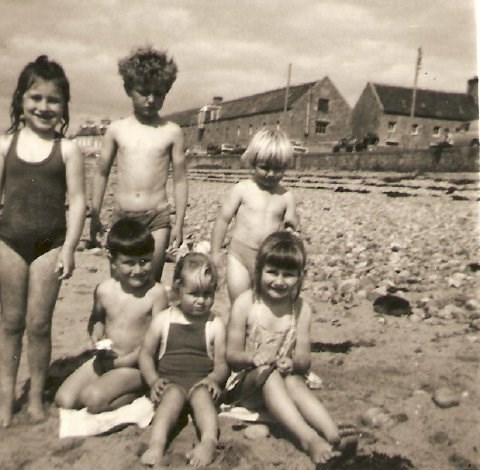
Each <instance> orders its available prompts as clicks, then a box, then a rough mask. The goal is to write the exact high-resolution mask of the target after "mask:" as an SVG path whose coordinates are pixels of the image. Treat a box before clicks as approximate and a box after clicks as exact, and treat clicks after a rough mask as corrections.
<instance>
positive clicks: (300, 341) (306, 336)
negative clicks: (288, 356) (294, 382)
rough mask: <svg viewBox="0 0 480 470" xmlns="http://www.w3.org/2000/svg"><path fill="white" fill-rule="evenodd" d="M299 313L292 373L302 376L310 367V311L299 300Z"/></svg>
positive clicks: (303, 302) (305, 304)
mask: <svg viewBox="0 0 480 470" xmlns="http://www.w3.org/2000/svg"><path fill="white" fill-rule="evenodd" d="M301 302H302V303H301V307H300V313H299V315H298V320H297V336H296V345H295V351H294V354H293V372H294V373H297V374H304V373H306V372H308V370H309V369H310V365H311V348H310V329H311V322H312V309H311V308H310V305H308V303H306V302H305V301H304V300H301Z"/></svg>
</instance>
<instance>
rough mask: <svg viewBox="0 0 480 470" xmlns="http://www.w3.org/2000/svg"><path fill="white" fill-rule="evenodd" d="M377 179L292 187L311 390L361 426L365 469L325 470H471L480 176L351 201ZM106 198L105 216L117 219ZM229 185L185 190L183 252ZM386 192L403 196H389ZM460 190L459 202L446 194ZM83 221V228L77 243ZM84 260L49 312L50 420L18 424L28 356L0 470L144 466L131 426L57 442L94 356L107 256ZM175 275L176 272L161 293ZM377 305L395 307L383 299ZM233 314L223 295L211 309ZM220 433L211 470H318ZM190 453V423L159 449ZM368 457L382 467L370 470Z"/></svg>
mask: <svg viewBox="0 0 480 470" xmlns="http://www.w3.org/2000/svg"><path fill="white" fill-rule="evenodd" d="M337 176H338V178H337V180H338V179H341V178H342V175H337ZM343 176H345V175H343ZM372 178H373V179H372ZM382 178H384V176H382V175H375V176H374V177H369V176H368V175H363V179H361V180H358V179H357V180H355V181H356V186H355V188H356V189H355V190H350V191H349V190H347V188H348V186H347V185H346V184H344V183H342V184H338V183H337V185H336V186H335V185H334V184H332V181H333V180H332V179H331V180H330V183H331V184H330V185H327V186H326V187H325V188H324V189H309V188H305V187H304V188H300V187H296V188H294V192H295V195H296V199H297V200H298V203H299V205H298V208H299V214H300V218H301V233H302V236H303V238H304V240H305V243H306V247H307V251H308V255H309V262H308V272H307V278H306V281H305V283H304V288H303V295H304V296H305V298H306V299H308V300H309V301H310V302H311V304H312V306H313V307H314V311H315V314H314V322H313V325H312V351H313V353H312V364H313V370H314V371H315V372H316V373H317V374H318V375H319V376H320V377H321V379H322V382H323V386H322V388H320V389H319V390H316V391H315V393H316V394H318V396H319V397H320V398H321V399H322V401H323V402H324V403H325V405H326V407H327V408H328V409H329V411H330V412H331V414H332V416H333V417H334V418H335V419H336V420H337V421H338V422H339V423H343V424H352V425H354V426H356V428H357V430H358V433H359V448H358V452H359V455H360V456H363V457H364V458H363V460H362V459H360V458H357V461H356V463H353V461H352V462H350V463H348V462H346V463H345V462H344V464H343V466H334V465H331V466H330V467H328V468H385V469H387V468H398V469H400V468H416V469H422V470H431V469H436V470H443V469H445V470H447V469H454V470H467V469H468V470H473V469H475V468H480V466H479V461H480V448H479V444H478V434H479V423H480V419H479V375H478V371H479V361H480V353H479V347H480V331H479V330H480V299H479V296H478V292H479V290H478V288H479V280H480V264H479V263H480V259H479V257H478V253H479V251H478V248H479V246H478V210H477V209H478V202H477V196H476V195H475V194H477V195H478V183H475V182H472V181H473V180H476V179H477V175H474V174H468V175H424V176H422V177H418V176H417V177H416V182H417V186H421V189H418V188H417V189H414V190H412V189H411V188H408V187H407V186H412V185H408V184H407V182H406V181H405V180H402V178H400V179H399V180H398V182H399V185H400V187H399V185H398V184H397V186H396V188H395V190H393V189H392V188H390V189H389V190H384V191H382V190H378V188H379V187H378V186H375V188H377V191H370V192H368V193H365V192H361V191H360V190H359V188H360V187H363V188H371V187H373V186H368V185H367V186H366V185H365V182H367V183H368V182H372V181H375V182H378V181H381V180H382ZM462 179H463V181H462ZM343 181H344V182H346V181H347V179H344V180H343ZM352 181H353V180H352ZM113 184H114V183H113ZM402 184H403V186H405V187H404V188H403V189H402V187H401V186H402ZM362 185H363V186H362ZM442 185H444V186H445V188H444V189H442ZM111 187H112V185H110V190H109V192H108V194H107V200H106V203H105V211H104V212H103V213H102V218H103V219H104V220H108V216H109V214H110V213H111V211H110V209H111ZM229 187H230V184H229V183H216V182H205V181H199V180H198V181H197V180H192V181H191V182H190V197H189V201H190V203H189V207H188V210H187V218H186V227H185V235H186V238H187V239H188V241H189V242H190V243H191V244H194V243H196V242H198V241H201V240H207V239H208V238H209V233H210V230H211V227H212V224H213V221H214V219H215V215H216V211H217V205H218V203H219V202H221V200H222V198H223V195H224V194H225V192H226V191H227V190H228V188H229ZM339 187H342V188H343V189H342V190H339V189H338V188H339ZM435 187H436V189H435ZM439 187H440V189H439ZM452 187H453V188H454V189H453V190H452ZM462 188H463V190H464V191H463V192H461V191H462ZM389 191H390V192H392V191H395V192H397V193H398V192H402V191H404V192H406V193H408V192H409V191H410V193H411V194H410V197H394V195H392V194H390V195H389V194H386V193H387V192H389ZM412 191H413V192H412ZM413 193H414V194H413ZM458 194H462V195H463V196H462V197H456V198H454V197H452V195H458ZM397 196H398V194H397ZM109 204H110V206H109ZM88 225H89V221H88V220H87V223H86V226H85V232H84V236H85V237H86V234H87V233H88ZM80 249H81V251H78V252H77V255H76V262H77V268H76V271H75V273H74V275H73V277H72V278H71V279H69V280H68V281H66V282H65V283H64V284H63V286H62V289H61V293H60V297H59V300H58V302H57V306H56V311H55V314H54V326H53V354H52V367H51V374H50V379H49V382H48V387H47V391H46V392H47V401H48V406H49V409H48V414H49V417H48V420H47V421H46V422H44V423H41V424H36V425H30V424H28V419H27V415H26V411H25V406H24V397H25V389H26V388H27V387H28V371H27V368H26V365H25V360H24V359H22V364H21V370H20V376H19V382H18V395H19V410H18V412H17V413H16V415H15V418H14V423H13V425H12V427H11V428H9V429H1V430H0V441H1V445H0V468H1V469H3V470H7V469H8V470H19V469H25V470H28V469H35V470H44V469H45V470H47V469H69V470H86V469H97V470H103V469H115V470H121V469H140V468H143V467H142V465H141V463H140V459H139V455H141V453H142V452H143V450H144V449H145V448H146V444H147V442H148V438H149V433H150V430H149V429H148V428H147V429H146V430H141V429H139V428H138V427H136V426H134V425H131V426H127V427H124V428H123V429H119V430H116V431H115V432H112V433H108V434H107V435H102V436H96V437H87V438H67V439H59V438H58V429H59V413H58V410H57V409H56V407H55V406H54V405H53V404H52V403H51V400H52V396H53V394H54V392H55V390H56V388H57V387H58V385H59V383H60V382H61V380H63V378H64V377H65V375H66V374H67V373H68V371H69V367H70V369H71V367H72V365H75V364H76V363H78V356H79V355H80V354H81V353H82V351H84V349H85V348H86V346H87V345H88V337H87V333H86V326H87V320H88V317H89V314H90V308H91V305H92V299H93V289H94V288H95V286H96V285H97V284H98V283H99V282H100V281H101V280H103V279H105V278H106V277H108V276H109V269H108V262H107V258H106V256H105V253H104V252H103V251H102V250H100V249H94V250H88V249H84V246H83V244H82V245H81V247H80ZM171 273H172V264H171V263H170V264H167V266H166V270H165V272H164V282H165V283H166V284H169V283H170V279H171ZM387 294H390V297H389V299H390V301H391V300H392V297H391V296H392V295H393V296H395V297H394V298H395V299H397V303H396V304H395V302H393V304H392V302H390V303H389V301H388V299H387V301H384V302H382V300H378V299H385V297H386V296H387ZM398 298H400V299H403V300H405V301H406V302H401V301H398ZM392 305H393V307H392ZM227 308H228V300H227V296H226V292H225V287H224V285H222V286H221V287H220V289H219V292H218V294H217V297H216V301H215V305H214V310H216V311H217V312H219V313H220V312H222V310H224V309H227ZM220 426H221V439H220V446H219V449H218V455H217V458H216V460H215V462H214V463H213V464H212V465H211V466H210V467H209V468H212V469H233V468H236V469H237V468H238V469H269V468H276V469H289V470H294V469H299V470H300V469H302V470H303V469H311V468H314V467H313V465H312V464H311V463H310V460H309V458H308V457H307V456H306V455H305V454H303V453H302V451H301V450H300V449H299V448H298V447H297V446H296V445H295V443H294V442H292V441H291V440H290V439H289V438H288V436H286V435H284V434H282V433H281V432H280V431H279V429H277V428H276V427H275V426H271V427H270V429H269V435H268V436H264V435H260V434H259V437H255V438H253V439H252V438H251V436H250V432H246V425H245V424H243V423H242V422H240V421H237V420H232V419H229V418H221V419H220ZM250 428H251V426H250ZM194 442H195V433H194V430H193V426H192V425H191V424H188V425H187V426H186V427H185V428H184V429H183V430H181V432H180V434H179V435H178V437H177V438H176V439H175V440H174V441H173V443H172V444H171V446H170V448H169V452H168V455H167V461H166V463H167V464H168V465H169V468H175V469H180V468H187V465H186V462H185V458H184V454H185V452H187V451H188V450H189V449H191V447H192V445H193V443H194ZM368 456H370V457H368ZM384 456H390V457H391V459H390V460H388V459H385V460H384ZM368 458H371V461H370V462H373V461H374V460H375V459H376V461H378V462H381V461H384V462H386V463H385V464H384V466H383V467H381V466H378V467H374V466H373V464H371V465H370V466H368V461H369V460H368ZM361 462H363V464H362V463H361ZM392 462H393V463H392ZM395 462H396V463H395ZM394 464H395V465H397V466H396V467H395V466H394ZM355 465H356V466H355ZM361 465H364V466H361ZM365 465H367V466H365ZM409 465H410V466H409ZM324 468H327V467H326V466H325V467H324Z"/></svg>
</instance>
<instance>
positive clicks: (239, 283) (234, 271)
mask: <svg viewBox="0 0 480 470" xmlns="http://www.w3.org/2000/svg"><path fill="white" fill-rule="evenodd" d="M251 287H252V279H251V277H250V274H249V272H248V269H247V268H246V267H245V266H244V265H243V264H242V263H241V262H240V261H239V260H238V259H237V258H236V257H235V256H233V255H230V254H229V255H228V256H227V289H228V295H229V297H230V303H231V304H233V302H234V301H235V299H236V298H237V297H238V296H239V295H240V294H241V293H242V292H245V291H246V290H248V289H250V288H251Z"/></svg>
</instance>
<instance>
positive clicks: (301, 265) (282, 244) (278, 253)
mask: <svg viewBox="0 0 480 470" xmlns="http://www.w3.org/2000/svg"><path fill="white" fill-rule="evenodd" d="M306 261H307V255H306V252H305V247H304V245H303V242H302V240H300V238H298V237H297V236H296V235H294V234H293V233H291V232H287V231H281V232H273V233H272V234H270V235H269V236H268V237H267V238H265V240H264V241H263V243H262V244H261V246H260V248H259V250H258V253H257V259H256V261H255V273H254V280H253V288H254V291H255V295H256V296H257V297H259V296H260V295H261V285H262V271H263V268H264V267H265V265H266V264H269V265H272V266H275V267H277V268H283V269H293V270H296V271H297V272H298V275H299V278H300V279H299V281H298V286H297V292H296V294H295V299H294V300H296V299H297V298H298V296H299V295H300V289H301V287H302V281H303V276H304V272H305V265H306Z"/></svg>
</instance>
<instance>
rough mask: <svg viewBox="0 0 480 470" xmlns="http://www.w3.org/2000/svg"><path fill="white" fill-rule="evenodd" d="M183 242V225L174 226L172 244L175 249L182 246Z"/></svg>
mask: <svg viewBox="0 0 480 470" xmlns="http://www.w3.org/2000/svg"><path fill="white" fill-rule="evenodd" d="M182 242H183V229H182V227H177V226H175V227H173V230H172V236H171V245H172V248H173V249H177V248H180V246H181V244H182Z"/></svg>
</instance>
